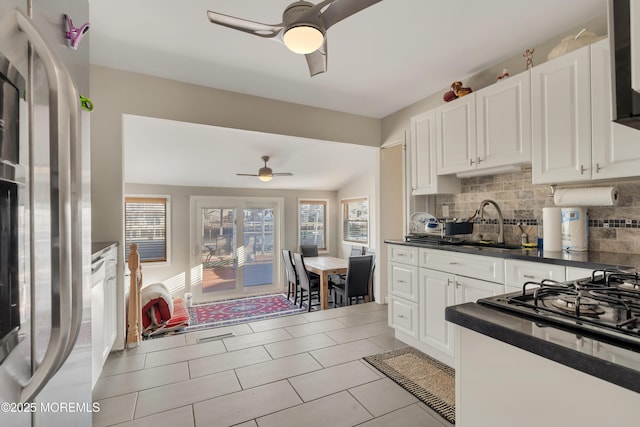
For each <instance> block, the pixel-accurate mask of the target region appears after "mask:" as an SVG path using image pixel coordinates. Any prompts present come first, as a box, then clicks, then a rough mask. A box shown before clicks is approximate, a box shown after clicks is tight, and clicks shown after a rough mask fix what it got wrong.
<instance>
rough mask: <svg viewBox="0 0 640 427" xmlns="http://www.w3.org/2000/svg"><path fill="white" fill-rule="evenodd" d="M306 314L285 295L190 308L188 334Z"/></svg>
mask: <svg viewBox="0 0 640 427" xmlns="http://www.w3.org/2000/svg"><path fill="white" fill-rule="evenodd" d="M303 311H305V309H304V308H300V307H298V306H297V305H295V304H294V303H293V302H291V301H290V300H289V299H288V298H287V297H286V295H284V294H274V295H263V296H257V297H248V298H237V299H232V300H226V301H218V302H214V303H208V304H195V305H193V306H191V307H189V318H190V320H191V321H190V324H189V326H187V327H186V328H184V332H191V331H194V330H197V329H206V328H216V327H219V326H228V325H233V324H236V323H243V322H253V321H257V320H263V319H269V318H272V317H278V316H286V315H290V314H295V313H301V312H303Z"/></svg>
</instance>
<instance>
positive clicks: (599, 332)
mask: <svg viewBox="0 0 640 427" xmlns="http://www.w3.org/2000/svg"><path fill="white" fill-rule="evenodd" d="M478 304H483V305H488V306H492V307H494V308H499V309H502V310H507V311H510V312H512V313H516V314H518V315H521V316H524V317H527V318H530V319H532V320H534V321H536V322H538V321H539V322H542V323H547V324H552V325H557V326H560V327H562V328H565V329H568V330H570V331H572V332H575V333H576V334H578V335H585V336H590V337H592V338H595V339H599V340H602V341H606V342H610V343H612V344H615V345H619V346H622V347H625V348H628V349H630V350H634V351H638V352H640V273H637V272H627V271H620V270H606V269H605V270H595V271H593V272H592V274H591V277H588V278H584V279H579V280H574V281H568V282H556V281H553V280H543V281H542V282H526V283H525V284H524V285H523V286H522V291H521V292H515V293H511V294H506V295H500V296H496V297H489V298H483V299H480V300H478Z"/></svg>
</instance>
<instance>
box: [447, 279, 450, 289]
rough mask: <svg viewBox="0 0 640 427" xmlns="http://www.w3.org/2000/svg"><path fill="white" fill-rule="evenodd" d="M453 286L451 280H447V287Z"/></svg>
mask: <svg viewBox="0 0 640 427" xmlns="http://www.w3.org/2000/svg"><path fill="white" fill-rule="evenodd" d="M450 286H451V279H447V287H450Z"/></svg>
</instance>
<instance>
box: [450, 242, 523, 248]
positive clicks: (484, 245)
mask: <svg viewBox="0 0 640 427" xmlns="http://www.w3.org/2000/svg"><path fill="white" fill-rule="evenodd" d="M462 245H464V246H475V247H480V248H497V249H521V248H522V247H521V246H520V245H510V244H507V243H496V242H494V241H491V240H480V241H476V242H472V241H466V242H464V243H462Z"/></svg>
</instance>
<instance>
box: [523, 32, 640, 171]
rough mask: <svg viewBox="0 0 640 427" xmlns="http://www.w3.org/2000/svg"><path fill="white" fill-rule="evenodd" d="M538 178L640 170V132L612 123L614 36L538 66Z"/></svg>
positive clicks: (535, 153)
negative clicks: (611, 45) (612, 56)
mask: <svg viewBox="0 0 640 427" xmlns="http://www.w3.org/2000/svg"><path fill="white" fill-rule="evenodd" d="M531 76H532V83H531V85H532V108H533V111H532V118H533V128H532V131H533V141H534V149H533V162H532V164H533V168H532V169H533V171H532V172H533V173H532V178H533V183H534V184H544V183H548V184H549V183H562V182H575V181H589V180H599V179H613V178H625V177H632V176H638V175H640V144H638V139H639V138H640V131H638V130H637V129H633V128H630V127H628V126H623V125H619V124H617V123H615V122H612V117H613V103H612V96H611V94H612V86H611V54H610V48H609V40H608V39H604V40H600V41H598V42H597V43H594V44H592V45H590V46H587V47H583V48H581V49H578V50H576V51H574V52H571V53H569V54H566V55H564V56H562V57H560V58H558V59H554V60H553V61H549V62H546V63H544V64H542V65H539V66H537V67H534V68H533V69H532V72H531Z"/></svg>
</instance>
